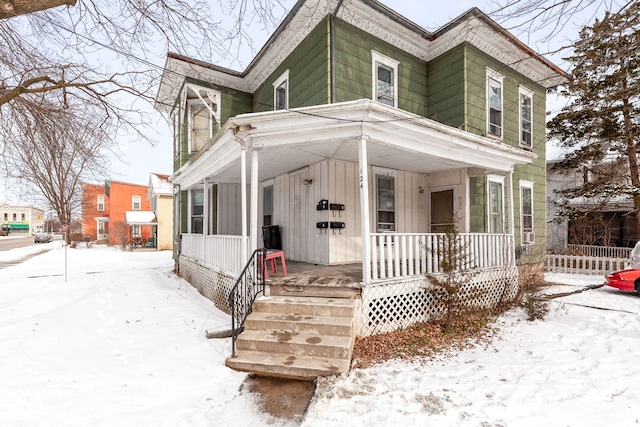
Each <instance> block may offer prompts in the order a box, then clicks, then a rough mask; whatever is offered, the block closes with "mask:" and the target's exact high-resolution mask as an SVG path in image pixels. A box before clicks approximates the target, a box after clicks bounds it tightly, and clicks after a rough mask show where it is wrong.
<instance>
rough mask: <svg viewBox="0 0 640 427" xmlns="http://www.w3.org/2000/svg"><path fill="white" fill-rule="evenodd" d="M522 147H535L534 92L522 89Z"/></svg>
mask: <svg viewBox="0 0 640 427" xmlns="http://www.w3.org/2000/svg"><path fill="white" fill-rule="evenodd" d="M519 92H520V145H521V146H522V147H523V148H528V149H531V148H532V147H533V140H532V135H533V92H532V91H530V90H528V89H526V88H524V87H522V86H521V87H520V90H519Z"/></svg>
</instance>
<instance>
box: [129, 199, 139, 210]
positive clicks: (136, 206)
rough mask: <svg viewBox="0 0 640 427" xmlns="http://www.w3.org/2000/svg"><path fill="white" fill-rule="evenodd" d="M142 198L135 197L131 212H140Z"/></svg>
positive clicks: (132, 200)
mask: <svg viewBox="0 0 640 427" xmlns="http://www.w3.org/2000/svg"><path fill="white" fill-rule="evenodd" d="M140 200H141V199H140V196H133V197H132V198H131V210H132V211H139V210H140Z"/></svg>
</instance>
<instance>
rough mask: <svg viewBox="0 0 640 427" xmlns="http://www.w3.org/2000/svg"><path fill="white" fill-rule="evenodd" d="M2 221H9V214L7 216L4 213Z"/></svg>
mask: <svg viewBox="0 0 640 427" xmlns="http://www.w3.org/2000/svg"><path fill="white" fill-rule="evenodd" d="M4 220H5V221H8V220H9V214H8V213H6V212H5V213H4Z"/></svg>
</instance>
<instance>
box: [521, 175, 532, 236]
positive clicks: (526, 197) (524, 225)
mask: <svg viewBox="0 0 640 427" xmlns="http://www.w3.org/2000/svg"><path fill="white" fill-rule="evenodd" d="M520 229H521V231H522V240H521V241H522V243H524V244H530V243H533V242H534V234H533V182H531V181H520Z"/></svg>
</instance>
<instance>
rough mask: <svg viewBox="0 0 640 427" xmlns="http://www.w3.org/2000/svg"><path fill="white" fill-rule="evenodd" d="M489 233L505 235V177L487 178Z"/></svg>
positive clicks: (491, 176) (494, 176) (492, 176)
mask: <svg viewBox="0 0 640 427" xmlns="http://www.w3.org/2000/svg"><path fill="white" fill-rule="evenodd" d="M487 187H488V191H487V193H488V198H489V199H488V201H487V205H488V206H489V209H488V212H489V233H504V177H503V176H497V175H490V176H488V177H487Z"/></svg>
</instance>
